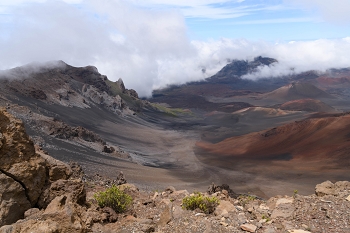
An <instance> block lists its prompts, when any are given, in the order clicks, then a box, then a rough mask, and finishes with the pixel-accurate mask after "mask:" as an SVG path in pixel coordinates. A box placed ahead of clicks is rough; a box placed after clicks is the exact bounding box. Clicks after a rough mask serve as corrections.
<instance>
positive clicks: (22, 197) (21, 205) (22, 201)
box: [0, 172, 31, 226]
mask: <svg viewBox="0 0 350 233" xmlns="http://www.w3.org/2000/svg"><path fill="white" fill-rule="evenodd" d="M30 207H31V204H30V202H29V200H28V199H27V196H26V193H25V190H24V188H23V187H22V185H21V184H20V183H18V182H17V181H15V180H14V179H12V178H11V177H9V176H7V175H5V174H3V173H1V172H0V226H2V225H6V224H11V223H13V222H15V221H17V220H18V219H20V218H23V214H24V212H25V211H26V210H27V209H29V208H30Z"/></svg>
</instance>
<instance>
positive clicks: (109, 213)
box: [101, 207, 118, 222]
mask: <svg viewBox="0 0 350 233" xmlns="http://www.w3.org/2000/svg"><path fill="white" fill-rule="evenodd" d="M101 211H102V212H103V213H104V214H105V218H104V219H103V220H102V221H103V222H106V221H108V222H116V221H117V220H118V215H117V213H116V212H115V211H114V210H113V209H112V208H110V207H104V208H103V209H102V210H101Z"/></svg>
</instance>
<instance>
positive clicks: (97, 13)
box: [0, 0, 350, 96]
mask: <svg viewBox="0 0 350 233" xmlns="http://www.w3.org/2000/svg"><path fill="white" fill-rule="evenodd" d="M23 1H24V0H23ZM79 2H84V4H74V5H72V4H69V3H79ZM174 2H175V1H174ZM197 2H198V1H197ZM217 2H218V3H220V2H224V1H219V0H218V1H217ZM197 4H198V3H197ZM10 11H11V14H10V16H8V18H7V19H8V20H6V21H0V35H2V36H0V51H1V54H0V69H8V68H12V67H15V66H19V65H24V64H27V63H31V62H46V61H50V60H63V61H65V62H66V63H68V64H70V65H73V66H87V65H94V66H96V67H97V68H98V69H99V71H100V73H102V74H106V75H107V76H108V78H109V79H111V80H114V81H116V80H118V79H119V78H122V79H123V80H124V82H125V85H126V86H127V88H133V89H135V90H137V91H138V92H139V94H140V96H150V95H151V93H152V90H153V89H156V88H161V87H165V86H167V85H170V84H181V83H186V82H189V81H196V80H203V79H205V78H207V77H209V76H211V75H214V74H215V73H216V72H217V71H219V70H220V69H221V68H222V67H223V66H224V65H226V64H227V59H248V60H250V59H253V58H254V57H256V56H260V55H262V56H268V57H273V58H275V59H277V60H279V63H278V64H277V65H276V66H273V67H270V68H264V69H261V70H259V72H258V73H257V74H254V75H249V76H247V78H252V79H256V78H259V77H273V76H278V75H284V74H288V73H289V72H291V71H290V68H295V72H302V71H306V70H309V69H317V70H326V69H328V68H331V67H334V68H340V67H349V66H350V56H349V55H348V54H350V38H343V39H335V40H325V39H324V40H316V41H306V42H302V41H299V42H289V43H271V42H264V41H248V40H245V39H227V38H223V39H221V40H212V41H191V40H190V39H189V37H188V31H187V30H188V29H187V27H186V23H185V18H184V16H183V14H182V13H181V12H180V11H179V10H177V9H172V8H171V9H167V10H165V9H150V8H145V7H140V6H138V5H135V4H132V3H130V2H127V1H122V0H115V1H101V0H99V1H97V0H88V1H73V0H71V1H68V0H66V1H44V0H42V1H41V0H40V1H39V0H37V1H36V2H31V3H30V4H24V5H19V6H18V7H11V8H10ZM204 68H205V70H206V72H205V73H203V72H202V69H204Z"/></svg>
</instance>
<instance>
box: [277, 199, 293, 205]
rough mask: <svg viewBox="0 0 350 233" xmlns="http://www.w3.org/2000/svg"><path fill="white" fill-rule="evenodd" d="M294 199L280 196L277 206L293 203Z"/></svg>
mask: <svg viewBox="0 0 350 233" xmlns="http://www.w3.org/2000/svg"><path fill="white" fill-rule="evenodd" d="M293 201H294V199H293V198H280V199H278V200H277V202H276V206H279V205H281V204H290V203H293Z"/></svg>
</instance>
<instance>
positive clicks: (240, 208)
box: [236, 206, 244, 211]
mask: <svg viewBox="0 0 350 233" xmlns="http://www.w3.org/2000/svg"><path fill="white" fill-rule="evenodd" d="M236 209H237V210H239V211H243V210H244V208H243V206H236Z"/></svg>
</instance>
